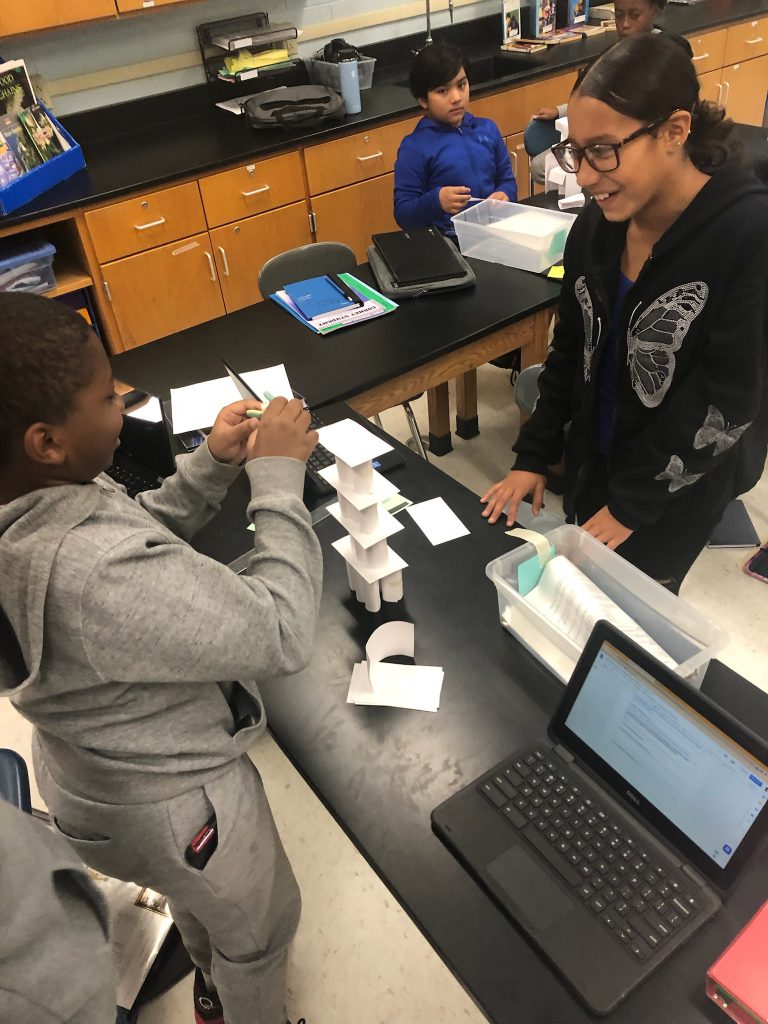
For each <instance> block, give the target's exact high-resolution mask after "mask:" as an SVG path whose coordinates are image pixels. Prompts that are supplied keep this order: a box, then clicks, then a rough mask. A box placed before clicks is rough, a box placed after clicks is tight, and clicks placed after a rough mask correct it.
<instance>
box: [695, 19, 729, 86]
mask: <svg viewBox="0 0 768 1024" xmlns="http://www.w3.org/2000/svg"><path fill="white" fill-rule="evenodd" d="M727 36H728V29H727V28H719V29H716V31H714V32H705V33H704V34H703V35H700V36H688V42H689V43H690V44H691V49H692V50H693V57H692V58H691V59H692V60H693V65H694V67H695V68H696V72H697V74H698V76H699V78H701V76H702V75H705V74H708V73H709V72H710V71H719V69H720V68H721V67H722V66H723V58H724V56H725V41H726V37H727Z"/></svg>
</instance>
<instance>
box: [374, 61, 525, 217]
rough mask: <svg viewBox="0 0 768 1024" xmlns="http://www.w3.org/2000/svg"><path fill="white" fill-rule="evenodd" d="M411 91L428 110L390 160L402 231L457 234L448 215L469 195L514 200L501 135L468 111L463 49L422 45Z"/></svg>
mask: <svg viewBox="0 0 768 1024" xmlns="http://www.w3.org/2000/svg"><path fill="white" fill-rule="evenodd" d="M411 92H412V93H413V95H414V97H415V98H416V99H417V100H418V102H419V105H420V106H421V107H422V109H423V110H424V111H425V114H424V117H422V119H421V120H420V121H419V123H418V124H417V125H416V127H415V128H414V130H413V131H412V132H411V134H410V135H407V136H406V137H405V138H404V139H403V141H402V142H401V143H400V148H399V150H398V153H397V160H396V161H395V195H394V206H395V209H394V212H395V220H396V221H397V223H398V224H399V225H400V227H401V228H403V229H404V230H406V231H407V230H412V229H414V228H428V227H431V226H432V225H434V226H435V227H437V228H438V229H439V230H440V231H441V232H442V233H443V234H444V235H451V236H455V235H456V231H455V228H454V226H453V224H452V222H451V217H453V216H454V215H455V214H457V213H460V212H461V211H462V210H463V209H464V208H465V207H466V206H467V204H468V203H469V202H470V197H471V198H473V199H489V198H490V199H498V200H501V201H503V202H506V201H507V200H511V201H512V202H514V201H515V199H517V183H516V181H515V175H514V173H513V172H512V163H511V161H510V159H509V153H508V152H507V147H506V146H505V145H504V140H503V139H502V137H501V132H500V131H499V129H498V128H497V127H496V125H495V124H494V123H493V121H490V120H489V119H488V118H486V117H474V116H473V115H472V114H471V113H470V112H469V110H468V104H469V78H468V76H467V70H466V66H465V61H464V57H463V55H462V52H461V50H460V49H459V48H458V47H456V46H452V45H450V44H449V43H443V42H436V43H432V44H431V45H429V46H425V47H424V49H423V50H420V51H419V53H418V54H417V55H416V57H415V58H414V61H413V63H412V65H411Z"/></svg>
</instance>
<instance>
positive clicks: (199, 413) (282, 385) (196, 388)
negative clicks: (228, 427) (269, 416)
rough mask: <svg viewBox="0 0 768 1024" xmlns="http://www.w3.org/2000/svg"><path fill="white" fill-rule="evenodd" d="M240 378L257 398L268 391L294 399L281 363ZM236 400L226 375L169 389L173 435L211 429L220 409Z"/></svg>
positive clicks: (234, 390) (237, 398) (244, 374)
mask: <svg viewBox="0 0 768 1024" xmlns="http://www.w3.org/2000/svg"><path fill="white" fill-rule="evenodd" d="M240 376H241V377H242V378H243V380H244V381H245V382H246V383H247V384H248V385H249V386H250V387H252V388H253V390H254V391H255V392H256V394H257V395H258V394H263V393H264V391H269V392H270V394H272V395H274V396H275V397H277V396H278V395H282V396H283V397H284V398H292V397H293V392H292V391H291V385H290V382H289V380H288V375H287V373H286V372H285V366H284V365H283V364H282V363H279V364H278V365H277V366H267V367H265V368H264V369H262V370H250V371H249V372H248V373H241V374H240ZM239 400H240V395H239V393H238V391H237V388H236V387H235V385H234V384H233V383H232V381H231V380H230V378H229V376H226V377H216V378H215V379H214V380H204V381H201V382H200V383H199V384H188V385H187V386H186V387H183V388H171V421H172V423H173V432H174V434H184V433H186V431H188V430H205V429H206V428H208V427H212V426H213V421H214V420H215V419H216V417H217V416H218V414H219V412H220V411H221V409H223V408H224V406H225V405H231V404H232V402H237V401H239Z"/></svg>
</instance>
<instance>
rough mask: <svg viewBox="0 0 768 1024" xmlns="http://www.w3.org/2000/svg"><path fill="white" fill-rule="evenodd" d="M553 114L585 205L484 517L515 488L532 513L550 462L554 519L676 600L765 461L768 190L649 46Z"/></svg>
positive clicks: (558, 149)
mask: <svg viewBox="0 0 768 1024" xmlns="http://www.w3.org/2000/svg"><path fill="white" fill-rule="evenodd" d="M649 68H653V74H652V75H649V74H648V69H649ZM568 120H569V128H570V134H569V138H568V140H567V141H566V142H564V143H560V144H559V145H558V146H555V147H554V152H555V155H556V157H557V160H558V162H559V164H560V166H561V167H562V168H563V169H564V170H566V171H571V172H573V173H575V174H576V177H577V181H578V183H579V185H580V186H581V187H582V188H583V189H585V190H586V192H587V193H589V194H590V195H591V197H592V201H591V202H590V203H588V204H587V206H586V207H585V208H584V210H583V211H582V213H581V214H580V216H579V217H578V219H577V220H576V222H575V224H574V226H573V227H572V229H571V232H570V235H569V237H568V241H567V244H566V249H565V259H564V265H565V276H564V280H563V289H562V293H561V299H560V307H559V314H560V319H559V323H558V324H557V327H556V328H555V334H554V338H553V343H552V348H551V350H550V353H549V355H548V357H547V360H546V363H545V364H544V369H543V370H542V372H541V375H540V376H539V379H538V384H539V400H538V402H537V404H536V408H535V410H534V412H533V415H532V416H531V418H530V420H529V421H528V422H527V423H526V424H525V425H524V427H523V428H522V430H521V431H520V435H519V437H518V439H517V441H516V443H515V445H514V446H513V447H514V451H515V452H516V453H517V459H516V462H515V465H514V467H513V469H512V470H511V471H510V472H509V473H508V474H507V475H506V476H505V477H504V479H503V480H501V481H499V482H498V483H496V484H494V485H493V486H492V487H491V488H489V490H488V491H486V493H485V494H484V495H483V496H482V499H481V500H482V501H483V502H484V503H485V505H486V507H485V510H484V512H483V515H484V516H485V517H486V518H488V519H489V521H490V522H491V523H493V522H496V520H497V519H498V518H499V517H500V516H501V515H504V514H506V518H507V522H508V523H512V522H514V520H515V516H516V513H517V508H518V505H519V503H520V501H521V500H522V499H523V498H525V497H526V495H529V494H531V495H533V512H534V515H536V514H538V512H539V511H540V509H541V505H542V498H543V494H544V485H545V475H546V471H547V466H549V465H552V464H555V463H557V462H558V461H559V460H560V458H561V457H562V455H563V453H564V454H565V498H564V506H565V510H566V514H567V516H568V518H569V521H571V522H573V521H574V520H575V521H576V522H577V523H578V524H579V525H581V526H583V528H584V529H585V530H586V531H587V533H589V534H591V535H592V536H593V537H594V538H595V539H596V540H598V541H601V542H602V543H604V544H606V545H607V546H608V547H609V548H612V549H614V550H616V551H618V553H619V554H621V555H623V556H624V557H625V558H626V559H627V560H628V561H629V562H631V563H633V564H634V565H636V566H638V567H639V568H640V569H642V570H643V571H644V572H646V573H647V574H648V575H649V576H651V577H653V578H654V579H656V580H658V581H659V582H660V583H663V584H664V585H665V586H667V587H669V589H671V590H672V591H674V592H677V590H678V589H679V586H680V584H681V582H682V580H683V579H684V577H685V574H686V573H687V572H688V569H689V568H690V566H691V565H692V563H693V561H694V560H695V558H696V557H697V555H698V554H699V552H700V551H701V550H702V548H703V547H704V545H705V544H706V542H707V540H708V538H709V536H710V535H711V533H712V530H713V529H714V527H715V526H716V525H717V523H718V522H719V520H720V518H721V516H722V514H723V511H724V509H725V507H726V506H727V505H728V503H729V502H730V501H731V500H732V499H733V498H735V497H736V496H737V495H739V494H741V493H743V492H744V491H746V490H749V489H750V488H751V487H753V486H754V485H755V483H756V482H757V481H758V480H759V479H760V476H761V474H762V472H763V467H764V465H765V459H766V452H767V451H768V321H767V320H766V311H768V277H767V276H766V273H765V268H766V266H768V188H767V187H766V185H765V184H764V183H762V182H759V181H758V180H757V179H756V178H755V177H754V176H753V175H752V174H750V173H749V172H748V171H747V170H745V169H743V168H742V167H741V166H740V164H739V162H738V161H737V160H735V159H733V155H732V146H731V131H732V128H733V123H732V122H731V121H730V120H726V119H725V118H724V112H723V111H722V110H721V109H720V108H719V107H717V106H715V105H714V104H712V103H709V102H707V101H704V100H700V99H699V82H698V79H697V77H696V71H695V68H694V66H693V64H692V62H691V60H690V59H689V58H688V56H687V55H686V54H685V53H684V51H683V50H682V49H681V48H680V47H679V46H678V45H677V44H676V43H675V42H674V41H673V40H671V39H669V38H668V37H666V36H665V35H664V34H656V35H640V36H632V37H631V38H629V39H623V40H622V41H621V42H619V43H616V44H615V45H614V46H612V47H611V48H610V49H609V50H607V51H606V52H605V53H604V54H603V55H602V56H600V57H599V58H598V59H597V60H596V61H595V62H594V64H592V66H591V67H590V68H589V70H588V71H587V73H586V74H585V75H584V77H583V79H582V80H581V82H580V83H579V84H578V85H577V87H576V88H575V90H574V92H573V93H572V94H571V99H570V104H569V112H568ZM567 424H570V427H569V429H568V431H567V437H566V429H565V428H566V425H567ZM505 510H506V512H505Z"/></svg>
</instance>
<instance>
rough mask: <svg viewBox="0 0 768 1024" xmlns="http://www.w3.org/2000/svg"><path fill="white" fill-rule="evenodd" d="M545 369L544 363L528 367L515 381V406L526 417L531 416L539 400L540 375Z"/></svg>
mask: <svg viewBox="0 0 768 1024" xmlns="http://www.w3.org/2000/svg"><path fill="white" fill-rule="evenodd" d="M543 369H544V366H543V364H542V363H536V364H535V366H526V368H525V369H524V370H521V371H520V373H519V374H518V375H517V380H516V381H515V392H514V397H515V405H516V406H517V407H518V409H519V410H520V412H521V413H523V414H524V415H525V416H530V415H531V414H532V412H533V410H534V409H535V408H536V402H537V401H538V400H539V374H540V373H541V371H542V370H543Z"/></svg>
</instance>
